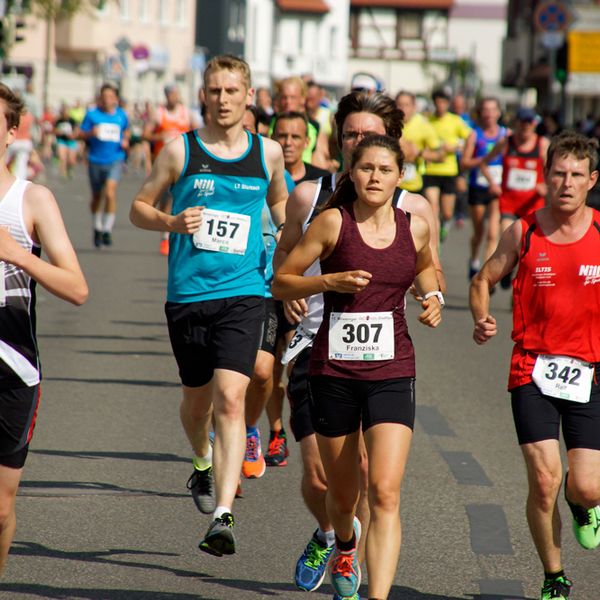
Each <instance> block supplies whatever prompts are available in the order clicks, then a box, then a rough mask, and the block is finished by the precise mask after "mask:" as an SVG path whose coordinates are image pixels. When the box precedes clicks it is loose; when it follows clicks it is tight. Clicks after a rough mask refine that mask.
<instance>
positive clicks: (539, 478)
mask: <svg viewBox="0 0 600 600" xmlns="http://www.w3.org/2000/svg"><path fill="white" fill-rule="evenodd" d="M561 480H562V477H561V474H560V473H553V472H552V471H549V470H545V469H544V470H538V471H536V472H535V473H534V474H533V477H532V483H531V490H530V492H531V493H532V494H533V496H534V497H535V499H536V502H537V503H538V505H539V506H540V507H541V508H542V509H543V510H551V509H552V507H553V506H554V503H555V502H556V497H557V495H558V491H559V489H560V484H561Z"/></svg>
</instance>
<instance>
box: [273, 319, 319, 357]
mask: <svg viewBox="0 0 600 600" xmlns="http://www.w3.org/2000/svg"><path fill="white" fill-rule="evenodd" d="M314 339H315V335H314V333H311V332H310V331H308V329H305V328H304V327H302V325H298V327H297V328H296V331H295V332H294V337H293V338H292V339H291V340H290V344H289V346H288V347H287V348H286V350H285V353H284V355H283V356H282V357H281V364H282V365H287V364H288V363H289V362H291V361H292V360H294V358H296V356H298V354H300V352H302V350H304V348H308V346H310V345H311V344H312V341H313V340H314Z"/></svg>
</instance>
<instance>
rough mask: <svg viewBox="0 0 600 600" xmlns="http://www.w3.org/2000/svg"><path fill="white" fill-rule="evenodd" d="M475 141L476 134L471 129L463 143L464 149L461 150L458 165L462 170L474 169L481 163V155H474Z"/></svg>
mask: <svg viewBox="0 0 600 600" xmlns="http://www.w3.org/2000/svg"><path fill="white" fill-rule="evenodd" d="M476 141H477V134H476V133H475V132H474V131H473V132H472V133H471V135H470V136H469V137H468V139H467V141H466V143H465V149H464V150H463V153H462V156H461V158H460V167H461V169H463V170H465V171H466V170H467V169H474V168H475V167H478V166H479V165H480V164H481V161H482V160H483V157H481V156H479V157H477V156H475V143H476Z"/></svg>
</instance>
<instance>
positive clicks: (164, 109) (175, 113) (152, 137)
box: [144, 83, 199, 256]
mask: <svg viewBox="0 0 600 600" xmlns="http://www.w3.org/2000/svg"><path fill="white" fill-rule="evenodd" d="M164 92H165V103H164V104H163V105H161V106H158V107H157V108H156V110H155V111H154V112H153V114H152V115H151V117H150V119H149V121H148V123H147V124H146V127H145V128H144V138H145V139H146V140H148V141H149V142H150V144H151V147H152V156H153V159H154V160H156V157H157V156H158V153H159V152H160V151H161V150H162V149H163V148H164V147H165V144H167V143H169V142H170V141H171V140H174V139H175V138H176V137H178V136H179V135H181V134H182V133H186V132H187V131H190V130H192V129H195V128H196V127H197V126H198V124H199V123H198V122H197V121H196V120H195V119H194V118H193V116H192V113H191V111H189V110H188V109H187V107H185V106H184V104H183V102H182V101H181V96H180V95H179V89H178V88H177V86H176V85H175V84H174V83H170V84H168V85H166V86H165V89H164ZM159 203H160V209H161V210H162V211H163V212H166V213H170V212H171V203H172V198H171V194H170V193H168V192H167V193H166V194H165V195H164V196H163V197H162V198H161V199H160V200H159ZM159 252H160V253H161V254H162V255H163V256H168V255H169V234H168V232H166V231H164V232H163V233H162V234H161V239H160V245H159Z"/></svg>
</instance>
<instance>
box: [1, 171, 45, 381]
mask: <svg viewBox="0 0 600 600" xmlns="http://www.w3.org/2000/svg"><path fill="white" fill-rule="evenodd" d="M28 185H29V181H25V180H24V179H17V180H15V182H14V183H13V184H12V186H11V187H10V188H9V190H8V192H6V194H5V196H4V198H2V199H1V200H0V225H1V226H3V227H8V228H9V230H10V233H11V235H12V236H13V238H14V239H15V240H16V241H17V243H18V244H19V245H20V246H22V247H23V248H25V250H27V251H28V252H31V253H32V254H35V256H40V255H41V247H40V246H39V244H36V243H35V242H34V241H33V240H32V239H31V237H30V235H29V233H28V231H27V229H26V228H25V221H24V219H23V194H24V192H25V189H26V188H27V186H28ZM0 269H1V272H0V275H2V276H3V281H2V282H1V283H0V286H1V287H0V315H1V318H0V389H11V388H19V387H30V386H34V385H37V384H38V383H39V382H40V378H41V372H40V362H39V356H38V348H37V341H36V337H35V325H36V319H35V286H36V283H35V280H34V279H32V278H31V277H30V276H29V275H27V273H25V271H23V270H22V269H19V268H18V267H16V266H15V265H11V264H9V263H4V262H0Z"/></svg>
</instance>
